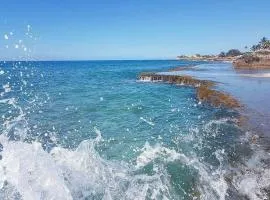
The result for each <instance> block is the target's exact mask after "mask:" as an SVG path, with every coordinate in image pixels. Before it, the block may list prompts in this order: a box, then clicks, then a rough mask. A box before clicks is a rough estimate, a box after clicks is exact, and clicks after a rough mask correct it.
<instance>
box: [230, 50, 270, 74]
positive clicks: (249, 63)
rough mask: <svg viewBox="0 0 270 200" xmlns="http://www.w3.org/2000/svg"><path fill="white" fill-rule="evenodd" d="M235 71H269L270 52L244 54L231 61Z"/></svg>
mask: <svg viewBox="0 0 270 200" xmlns="http://www.w3.org/2000/svg"><path fill="white" fill-rule="evenodd" d="M233 66H234V67H235V68H236V69H270V50H266V49H265V50H258V51H255V52H252V53H247V54H244V55H242V56H240V57H238V58H237V59H235V60H234V61H233Z"/></svg>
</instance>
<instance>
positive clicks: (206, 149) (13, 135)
mask: <svg viewBox="0 0 270 200" xmlns="http://www.w3.org/2000/svg"><path fill="white" fill-rule="evenodd" d="M187 65H199V66H205V65H209V63H207V62H190V61H177V60H147V61H145V60H142V61H50V62H49V61H46V62H45V61H44V62H38V61H36V62H23V61H22V62H0V86H1V88H0V125H1V126H0V199H1V200H2V199H3V200H5V199H16V200H17V199H18V200H20V199H26V200H32V199H33V200H37V199H44V200H47V199H57V200H59V199H60V200H61V199H63V200H68V199H74V200H77V199H80V200H84V199H89V200H90V199H106V200H107V199H116V200H118V199H138V200H143V199H147V200H148V199H185V200H186V199H187V200H189V199H206V200H210V199H211V200H212V199H213V200H214V199H220V200H223V199H235V200H238V199H269V198H270V166H269V165H270V154H269V151H268V150H267V149H265V148H262V147H261V146H260V144H259V143H257V142H256V141H255V140H256V139H257V138H259V136H257V135H256V133H254V132H252V131H251V130H247V129H245V127H242V126H239V125H238V123H236V119H237V118H238V117H239V115H240V114H241V113H239V112H238V111H235V110H230V109H226V108H214V107H212V106H210V105H207V104H204V103H201V102H198V101H197V99H196V94H195V89H194V88H192V87H187V86H179V85H171V84H162V83H144V82H140V81H138V80H137V77H138V75H139V73H140V72H144V71H147V72H151V71H166V70H168V69H170V68H172V67H177V66H187ZM220 65H221V66H223V67H228V66H230V65H231V64H230V63H225V64H224V63H223V64H220V63H219V64H210V66H213V67H219V66H220ZM202 71H203V70H202ZM226 77H227V76H226ZM218 80H219V81H222V79H218ZM236 85H237V84H236ZM221 87H223V88H225V89H226V87H227V85H226V84H224V85H221ZM239 91H243V90H241V89H240V90H239ZM255 136H256V137H255Z"/></svg>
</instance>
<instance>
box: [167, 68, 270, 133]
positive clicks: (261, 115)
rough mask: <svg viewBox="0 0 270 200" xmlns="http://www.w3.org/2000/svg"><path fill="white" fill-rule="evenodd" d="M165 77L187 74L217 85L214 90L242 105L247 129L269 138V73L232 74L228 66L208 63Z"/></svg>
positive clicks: (256, 71) (238, 72)
mask: <svg viewBox="0 0 270 200" xmlns="http://www.w3.org/2000/svg"><path fill="white" fill-rule="evenodd" d="M162 73H164V72H162ZM165 74H187V75H191V76H194V77H196V78H199V79H205V80H213V81H216V82H218V84H217V86H216V87H217V89H218V90H223V91H225V92H228V93H230V94H231V95H233V96H234V97H236V98H237V99H239V101H240V102H241V103H242V105H243V106H244V114H246V115H247V116H248V118H249V123H251V126H250V128H252V126H253V127H256V130H257V131H260V132H261V133H262V134H264V135H266V136H267V137H270V124H269V122H270V77H269V74H270V70H236V69H234V68H233V66H232V64H230V63H214V64H213V63H208V64H202V65H198V66H196V67H193V68H191V69H190V70H184V71H176V72H165Z"/></svg>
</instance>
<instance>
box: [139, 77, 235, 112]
mask: <svg viewBox="0 0 270 200" xmlns="http://www.w3.org/2000/svg"><path fill="white" fill-rule="evenodd" d="M139 79H140V80H143V81H144V80H147V81H153V82H166V83H171V84H180V85H186V86H192V87H195V88H196V93H197V95H196V96H197V99H198V100H199V101H201V102H206V103H209V104H211V105H212V106H215V107H226V108H238V107H240V103H239V101H238V100H237V99H235V98H234V97H232V96H231V95H229V94H227V93H224V92H221V91H217V90H214V89H212V88H213V87H214V86H215V85H216V82H213V81H208V80H200V79H196V78H194V77H192V76H187V75H163V74H157V73H154V72H150V73H147V72H143V73H141V74H140V75H139Z"/></svg>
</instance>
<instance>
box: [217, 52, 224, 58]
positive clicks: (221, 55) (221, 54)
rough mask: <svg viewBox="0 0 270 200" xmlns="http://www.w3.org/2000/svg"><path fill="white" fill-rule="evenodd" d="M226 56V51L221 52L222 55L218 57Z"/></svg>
mask: <svg viewBox="0 0 270 200" xmlns="http://www.w3.org/2000/svg"><path fill="white" fill-rule="evenodd" d="M225 56H226V53H225V52H224V51H222V52H220V54H219V55H218V57H221V58H224V57H225Z"/></svg>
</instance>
